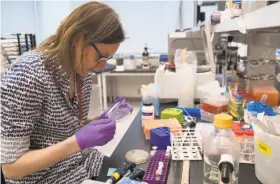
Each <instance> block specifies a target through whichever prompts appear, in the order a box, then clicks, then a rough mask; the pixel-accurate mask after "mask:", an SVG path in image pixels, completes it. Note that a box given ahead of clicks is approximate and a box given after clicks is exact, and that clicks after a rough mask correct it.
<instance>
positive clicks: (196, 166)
mask: <svg viewBox="0 0 280 184" xmlns="http://www.w3.org/2000/svg"><path fill="white" fill-rule="evenodd" d="M175 106H176V104H162V105H161V108H162V109H165V108H169V107H175ZM120 123H121V122H120ZM133 149H142V150H146V151H148V152H150V151H151V150H152V149H151V145H150V143H149V141H147V140H146V138H145V135H144V133H143V128H142V123H141V114H140V112H139V113H138V115H137V116H136V117H135V119H134V120H133V122H132V124H131V125H130V127H129V129H128V130H127V132H126V134H125V135H124V137H123V138H122V140H121V142H120V143H119V145H118V147H117V148H116V149H115V151H114V152H113V154H112V156H111V157H110V158H107V157H106V158H104V163H103V166H102V169H101V172H100V175H99V176H98V177H97V180H99V181H106V180H107V178H108V177H106V175H107V172H108V169H109V168H119V167H121V166H122V165H123V163H124V162H125V158H124V157H125V154H126V153H127V152H128V151H130V150H133ZM141 167H142V168H144V169H146V168H147V167H148V163H146V164H142V165H139V166H137V168H141ZM182 169H183V161H171V164H170V168H169V174H168V180H167V184H181V178H182ZM239 169H240V171H239V182H238V183H240V184H261V182H259V181H258V179H257V178H256V176H255V169H254V165H250V164H240V167H239ZM189 177H190V179H189V184H202V183H203V181H202V180H203V161H190V170H189Z"/></svg>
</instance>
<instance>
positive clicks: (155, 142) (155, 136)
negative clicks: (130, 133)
mask: <svg viewBox="0 0 280 184" xmlns="http://www.w3.org/2000/svg"><path fill="white" fill-rule="evenodd" d="M150 136H151V139H150V143H151V145H152V146H156V147H157V149H159V150H166V148H167V146H170V145H171V143H170V128H168V127H160V128H154V129H151V134H150Z"/></svg>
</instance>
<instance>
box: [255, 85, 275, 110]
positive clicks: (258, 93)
mask: <svg viewBox="0 0 280 184" xmlns="http://www.w3.org/2000/svg"><path fill="white" fill-rule="evenodd" d="M252 95H253V96H254V97H255V98H256V100H260V99H261V97H262V96H263V95H267V99H266V101H265V103H266V104H268V105H269V106H270V107H277V106H278V102H279V93H278V91H277V90H276V89H275V88H274V86H271V85H258V86H254V87H252Z"/></svg>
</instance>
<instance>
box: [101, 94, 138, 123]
mask: <svg viewBox="0 0 280 184" xmlns="http://www.w3.org/2000/svg"><path fill="white" fill-rule="evenodd" d="M132 111H133V108H132V107H131V106H130V104H129V103H127V102H126V98H125V97H120V98H118V99H117V100H116V101H115V102H114V103H113V104H112V105H111V106H110V107H109V108H108V109H107V110H106V111H105V112H103V113H102V114H101V119H106V118H109V119H111V120H114V121H116V122H121V121H123V120H124V119H126V118H127V117H129V116H130V115H131V113H132Z"/></svg>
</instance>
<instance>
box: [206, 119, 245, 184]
mask: <svg viewBox="0 0 280 184" xmlns="http://www.w3.org/2000/svg"><path fill="white" fill-rule="evenodd" d="M232 124H233V120H232V116H230V115H227V114H218V115H215V118H214V126H215V130H214V131H213V132H212V133H211V134H210V135H209V136H208V137H207V138H206V139H205V141H204V144H203V145H204V163H203V167H204V168H203V184H220V183H227V184H238V175H239V159H240V144H239V143H238V141H237V139H236V137H235V135H234V133H233V132H232Z"/></svg>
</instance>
